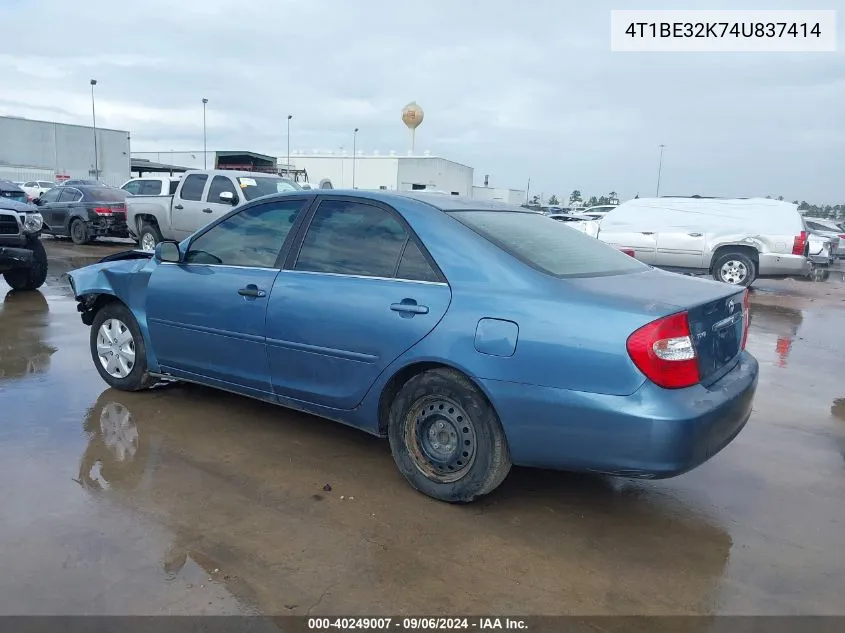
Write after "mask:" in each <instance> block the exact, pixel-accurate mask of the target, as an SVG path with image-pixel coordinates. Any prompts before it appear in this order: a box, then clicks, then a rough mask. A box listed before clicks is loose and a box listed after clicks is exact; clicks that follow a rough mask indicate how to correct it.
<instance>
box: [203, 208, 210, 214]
mask: <svg viewBox="0 0 845 633" xmlns="http://www.w3.org/2000/svg"><path fill="white" fill-rule="evenodd" d="M202 212H203V213H211V209H210V208H208V207H206V208H205V209H203V210H202Z"/></svg>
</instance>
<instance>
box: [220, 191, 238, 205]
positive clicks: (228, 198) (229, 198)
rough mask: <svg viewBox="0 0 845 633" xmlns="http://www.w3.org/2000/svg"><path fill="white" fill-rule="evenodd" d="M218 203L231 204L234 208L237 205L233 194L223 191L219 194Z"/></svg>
mask: <svg viewBox="0 0 845 633" xmlns="http://www.w3.org/2000/svg"><path fill="white" fill-rule="evenodd" d="M220 202H222V203H223V204H231V205H233V206H234V205H236V204H237V203H238V199H237V198H236V197H235V194H233V193H232V192H231V191H223V192H222V193H221V194H220Z"/></svg>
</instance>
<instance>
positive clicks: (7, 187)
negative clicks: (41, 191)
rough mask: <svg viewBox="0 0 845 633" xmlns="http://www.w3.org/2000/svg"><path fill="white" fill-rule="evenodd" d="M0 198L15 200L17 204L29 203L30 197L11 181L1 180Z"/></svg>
mask: <svg viewBox="0 0 845 633" xmlns="http://www.w3.org/2000/svg"><path fill="white" fill-rule="evenodd" d="M0 198H5V199H6V200H13V201H15V202H23V203H27V202H29V197H28V196H27V195H26V191H24V190H23V189H21V188H20V187H19V186H18V185H16V184H15V183H13V182H12V181H11V180H2V179H0Z"/></svg>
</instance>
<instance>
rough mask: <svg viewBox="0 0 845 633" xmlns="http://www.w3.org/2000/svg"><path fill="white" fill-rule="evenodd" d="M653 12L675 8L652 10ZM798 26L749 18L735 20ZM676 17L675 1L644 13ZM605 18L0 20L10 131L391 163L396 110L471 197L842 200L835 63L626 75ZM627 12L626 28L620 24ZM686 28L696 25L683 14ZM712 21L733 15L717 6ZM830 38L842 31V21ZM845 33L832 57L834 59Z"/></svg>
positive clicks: (193, 8)
mask: <svg viewBox="0 0 845 633" xmlns="http://www.w3.org/2000/svg"><path fill="white" fill-rule="evenodd" d="M664 5H665V6H664ZM753 5H757V7H756V8H764V9H772V8H790V7H786V6H785V2H780V1H779V0H767V1H766V2H763V1H762V0H754V1H752V2H751V6H748V3H746V5H743V7H744V8H755V7H754V6H753ZM661 7H662V8H679V7H678V3H677V1H675V2H671V3H670V2H668V1H667V2H661V1H660V0H656V1H655V2H652V3H651V4H650V6H649V8H661ZM612 8H615V5H614V4H612V3H610V2H607V1H605V0H597V1H596V2H591V3H577V4H576V3H563V2H560V1H559V0H532V2H527V3H521V4H518V5H517V4H514V3H513V2H509V1H507V2H506V1H505V0H485V1H484V2H454V1H450V0H429V1H428V2H425V3H412V4H408V3H396V2H394V1H392V0H361V1H360V2H345V1H344V0H286V1H278V0H277V1H273V0H263V1H262V0H256V1H254V2H251V3H248V4H244V5H243V6H235V5H232V4H231V2H229V1H224V0H208V1H203V2H199V1H198V0H194V1H190V2H185V3H182V4H180V5H179V6H178V7H177V6H176V5H174V4H173V3H172V2H164V1H163V0H146V1H145V2H143V3H130V4H125V3H112V2H107V1H105V0H89V1H88V2H86V3H85V9H84V10H83V9H80V8H79V7H78V6H75V5H69V4H68V3H62V2H59V1H58V0H30V1H29V2H27V3H21V2H13V3H4V4H0V22H2V23H5V24H9V23H11V24H23V23H28V21H29V20H30V17H29V16H31V15H46V16H49V18H50V19H48V20H43V21H41V22H39V24H38V36H37V37H33V35H32V32H31V31H30V30H29V29H7V30H5V31H4V47H3V48H4V51H5V52H4V54H2V55H0V73H2V76H3V77H4V81H5V85H6V86H7V87H8V86H14V90H8V89H7V90H6V91H5V92H4V95H3V96H2V97H0V112H2V113H4V114H11V115H17V116H27V117H32V118H46V119H50V120H60V121H66V122H72V123H82V124H87V123H88V121H89V117H90V92H89V90H90V86H89V85H88V80H89V79H90V78H92V77H95V78H96V79H97V80H98V82H99V83H98V85H97V87H96V95H97V115H98V123H99V124H101V125H103V126H104V127H111V128H118V129H126V130H129V131H130V132H131V136H132V143H133V149H136V150H163V151H167V150H170V149H180V148H182V149H196V148H197V147H200V146H201V142H202V105H201V99H202V98H203V97H206V98H208V99H209V103H208V110H207V114H208V142H209V146H210V147H214V148H219V149H229V148H248V149H252V150H253V151H257V152H262V153H271V154H277V155H281V154H282V153H284V150H285V147H286V143H287V139H286V117H287V115H288V114H289V113H291V114H293V115H294V119H293V121H292V148H293V149H305V150H310V149H313V148H326V149H336V148H338V147H339V146H351V137H352V130H353V129H354V128H355V127H358V128H360V130H361V131H360V133H359V135H358V147H359V148H360V149H363V150H365V151H372V150H380V151H382V152H387V151H388V150H390V149H395V150H398V151H403V150H404V149H405V148H406V145H407V132H406V130H405V128H404V127H403V126H402V123H401V121H400V119H399V113H400V109H401V108H402V106H404V105H405V104H406V103H408V102H409V101H412V100H415V101H417V102H418V103H419V104H420V105H421V106H422V107H423V108H424V109H425V112H426V116H425V122H424V123H423V125H422V126H421V127H420V129H419V130H418V133H417V148H418V149H420V150H426V149H428V150H431V151H432V152H434V153H437V154H441V155H444V156H445V157H447V158H452V159H454V160H456V161H459V162H462V163H465V164H469V165H472V166H474V167H475V168H476V172H477V180H481V178H482V175H483V174H490V176H491V183H492V184H495V185H501V186H510V187H522V186H524V183H525V182H526V181H527V179H528V178H529V177H531V179H532V188H534V187H536V189H537V191H543V192H545V193H546V194H547V195H549V194H550V193H552V192H556V193H557V194H558V195H566V194H567V192H569V191H571V190H572V189H576V188H577V189H580V190H582V191H583V192H584V193H587V194H588V195H589V194H592V193H596V194H602V193H605V192H607V191H610V190H616V191H618V192H619V193H620V194H621V195H622V196H623V197H629V196H633V195H634V194H636V193H641V194H643V195H645V194H649V193H652V190H653V187H654V185H655V182H656V171H657V146H658V145H659V144H660V143H664V144H665V145H666V154H665V161H664V172H663V178H662V181H663V183H664V186H665V187H666V190H667V191H669V190H671V191H672V192H675V193H684V194H693V193H701V194H712V195H743V196H748V195H765V194H772V195H779V194H782V195H784V196H786V197H787V198H789V199H794V198H802V199H807V200H818V201H820V202H821V201H829V202H839V201H841V200H842V199H843V198H845V191H843V188H842V185H841V182H842V180H841V176H840V174H841V173H842V171H843V167H845V164H844V163H845V138H843V137H845V110H843V108H842V106H841V104H842V103H843V101H845V82H844V81H843V80H845V77H843V73H842V67H843V66H842V55H841V53H836V54H818V53H813V54H788V55H787V54H744V55H738V54H735V55H724V54H723V55H716V54H634V53H612V52H610V50H609V33H608V28H609V24H610V9H612ZM616 8H618V7H616ZM690 8H697V7H696V6H694V5H692V4H690ZM715 8H731V3H730V2H727V0H724V1H722V2H721V3H720V2H716V4H715ZM840 23H841V20H840ZM842 35H843V34H842V33H840V34H839V41H845V38H843V37H842Z"/></svg>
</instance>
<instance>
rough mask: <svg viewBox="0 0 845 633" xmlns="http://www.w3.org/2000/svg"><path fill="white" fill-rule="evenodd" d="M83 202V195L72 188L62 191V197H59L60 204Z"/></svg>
mask: <svg viewBox="0 0 845 633" xmlns="http://www.w3.org/2000/svg"><path fill="white" fill-rule="evenodd" d="M79 200H82V193H81V192H80V191H79V190H77V189H73V188H70V187H65V188H64V189H62V195H61V196H60V197H59V202H78V201H79Z"/></svg>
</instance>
